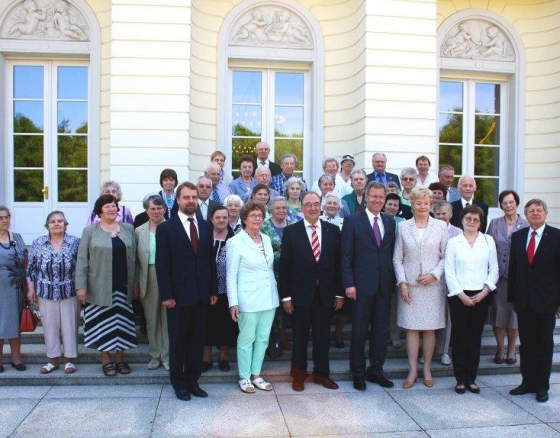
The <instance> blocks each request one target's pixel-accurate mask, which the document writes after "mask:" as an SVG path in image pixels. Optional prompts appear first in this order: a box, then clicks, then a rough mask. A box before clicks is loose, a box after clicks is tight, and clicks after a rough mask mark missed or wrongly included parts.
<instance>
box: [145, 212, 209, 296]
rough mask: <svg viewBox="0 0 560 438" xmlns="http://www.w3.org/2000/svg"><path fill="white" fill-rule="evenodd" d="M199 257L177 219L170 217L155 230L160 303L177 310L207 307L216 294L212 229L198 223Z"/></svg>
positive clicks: (202, 223) (201, 222)
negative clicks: (199, 305)
mask: <svg viewBox="0 0 560 438" xmlns="http://www.w3.org/2000/svg"><path fill="white" fill-rule="evenodd" d="M197 222H198V253H196V254H195V252H194V250H193V247H192V243H191V240H190V239H189V236H188V235H187V232H186V231H185V228H184V227H183V224H182V223H181V220H180V219H179V216H173V217H172V218H171V219H169V220H168V221H166V222H164V223H162V224H160V225H158V227H157V228H156V273H157V280H158V287H159V293H160V297H161V301H166V300H170V299H174V300H175V303H176V304H177V306H193V305H195V304H197V303H198V302H199V301H202V302H203V303H206V304H208V303H209V302H210V300H209V298H210V295H214V294H215V290H216V287H215V284H216V260H215V258H214V254H213V246H214V237H213V234H212V226H211V225H210V224H209V223H208V222H206V221H203V220H202V221H201V220H198V221H197Z"/></svg>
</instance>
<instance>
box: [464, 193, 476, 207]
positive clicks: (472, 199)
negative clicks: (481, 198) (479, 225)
mask: <svg viewBox="0 0 560 438" xmlns="http://www.w3.org/2000/svg"><path fill="white" fill-rule="evenodd" d="M467 202H468V203H469V204H470V205H474V204H473V202H474V195H473V197H472V198H471V200H470V201H467V200H466V199H465V198H463V197H462V196H461V204H462V205H463V208H465V204H466V203H467Z"/></svg>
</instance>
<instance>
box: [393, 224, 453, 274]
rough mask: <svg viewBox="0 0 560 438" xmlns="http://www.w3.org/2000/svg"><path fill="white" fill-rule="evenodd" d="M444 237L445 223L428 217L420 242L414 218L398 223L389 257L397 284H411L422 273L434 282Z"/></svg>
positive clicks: (441, 262)
mask: <svg viewBox="0 0 560 438" xmlns="http://www.w3.org/2000/svg"><path fill="white" fill-rule="evenodd" d="M447 238H448V233H447V224H446V223H445V222H444V221H440V220H437V219H434V218H432V217H430V218H428V224H427V226H426V230H425V231H424V235H423V236H422V239H421V240H420V238H419V236H418V233H417V231H416V226H415V225H414V219H410V220H407V221H402V222H400V223H399V224H398V225H397V238H396V243H395V253H394V255H393V265H394V267H395V275H396V277H397V284H399V283H401V282H402V281H404V282H406V283H408V284H411V285H415V284H417V281H418V277H420V276H422V275H426V274H433V276H434V277H435V278H436V280H440V279H441V277H442V276H443V268H444V266H445V247H446V245H447Z"/></svg>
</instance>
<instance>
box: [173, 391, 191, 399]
mask: <svg viewBox="0 0 560 438" xmlns="http://www.w3.org/2000/svg"><path fill="white" fill-rule="evenodd" d="M175 396H176V397H177V398H178V399H179V400H183V401H189V400H190V399H191V395H190V394H189V391H188V390H186V389H178V390H177V391H175Z"/></svg>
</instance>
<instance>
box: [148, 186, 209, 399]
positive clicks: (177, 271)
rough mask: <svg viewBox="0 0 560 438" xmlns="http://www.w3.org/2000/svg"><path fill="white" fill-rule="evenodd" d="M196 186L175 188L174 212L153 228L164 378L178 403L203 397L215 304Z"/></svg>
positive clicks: (206, 232) (205, 226) (206, 228)
mask: <svg viewBox="0 0 560 438" xmlns="http://www.w3.org/2000/svg"><path fill="white" fill-rule="evenodd" d="M197 200H198V192H197V189H196V186H195V185H194V184H192V183H190V182H184V183H182V184H181V185H179V187H178V188H177V203H178V205H179V212H178V214H177V215H176V216H173V217H172V218H171V219H169V220H168V221H166V222H164V223H162V224H160V225H159V226H158V227H157V229H156V274H157V280H158V287H159V293H160V296H161V304H162V305H164V306H165V307H166V308H167V327H168V332H169V367H170V370H169V377H170V379H171V384H172V385H173V389H174V390H175V395H176V396H177V398H178V399H180V400H190V394H192V395H194V396H195V397H207V396H208V394H207V393H206V392H205V391H203V390H202V389H201V388H200V386H198V379H199V377H200V373H201V370H202V352H203V349H204V341H205V335H206V333H205V332H206V330H205V328H206V311H207V307H208V304H209V303H210V304H215V303H216V301H217V298H218V297H217V296H216V295H215V294H216V292H215V284H216V263H215V259H214V256H213V251H212V248H213V234H212V228H211V225H210V224H209V223H208V222H206V221H204V220H199V219H197V217H196V214H195V212H196V208H197Z"/></svg>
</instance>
